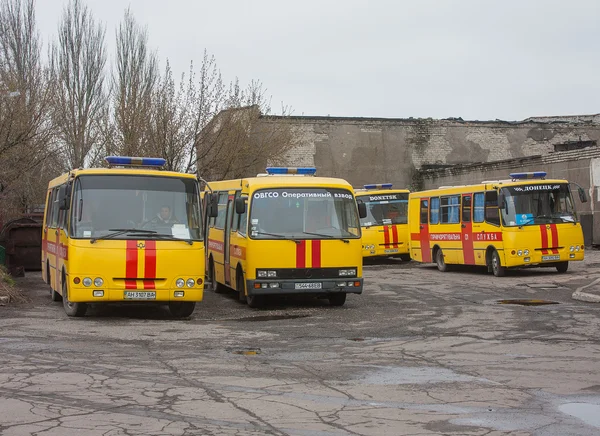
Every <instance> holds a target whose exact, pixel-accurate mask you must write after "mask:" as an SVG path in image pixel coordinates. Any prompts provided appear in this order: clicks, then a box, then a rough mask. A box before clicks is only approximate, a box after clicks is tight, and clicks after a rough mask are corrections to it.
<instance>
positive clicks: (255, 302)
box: [246, 295, 265, 309]
mask: <svg viewBox="0 0 600 436" xmlns="http://www.w3.org/2000/svg"><path fill="white" fill-rule="evenodd" d="M246 303H248V307H251V308H253V309H259V308H261V307H263V306H264V305H265V296H264V295H246Z"/></svg>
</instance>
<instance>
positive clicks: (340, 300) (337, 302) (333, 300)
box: [327, 293, 346, 306]
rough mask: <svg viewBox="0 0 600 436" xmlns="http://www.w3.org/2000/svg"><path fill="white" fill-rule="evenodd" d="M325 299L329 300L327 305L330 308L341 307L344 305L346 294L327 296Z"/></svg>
mask: <svg viewBox="0 0 600 436" xmlns="http://www.w3.org/2000/svg"><path fill="white" fill-rule="evenodd" d="M327 298H328V299H329V304H330V305H332V306H343V305H344V303H345V302H346V294H345V293H341V294H329V295H328V296H327Z"/></svg>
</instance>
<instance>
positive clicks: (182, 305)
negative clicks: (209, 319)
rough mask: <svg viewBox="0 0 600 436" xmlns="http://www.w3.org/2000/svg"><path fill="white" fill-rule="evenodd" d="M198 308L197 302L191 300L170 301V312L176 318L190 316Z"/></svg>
mask: <svg viewBox="0 0 600 436" xmlns="http://www.w3.org/2000/svg"><path fill="white" fill-rule="evenodd" d="M195 308H196V303H194V302H193V301H192V302H189V301H171V302H170V303H169V312H171V315H173V316H174V317H175V318H185V317H188V316H190V315H191V314H192V313H193V312H194V309H195Z"/></svg>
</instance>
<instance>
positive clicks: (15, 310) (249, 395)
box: [0, 251, 600, 436]
mask: <svg viewBox="0 0 600 436" xmlns="http://www.w3.org/2000/svg"><path fill="white" fill-rule="evenodd" d="M364 276H365V292H364V294H363V295H350V296H349V297H348V300H347V303H346V305H345V306H344V307H341V308H334V307H329V305H328V303H327V302H326V301H325V300H313V299H306V298H303V299H279V300H273V301H271V302H270V304H269V305H268V306H267V307H266V308H265V309H262V310H252V309H250V308H248V307H247V306H244V305H242V304H240V303H239V302H238V301H237V300H236V298H235V296H234V295H233V294H229V295H217V294H210V293H209V292H208V291H207V292H206V293H205V300H204V301H203V302H202V303H199V304H198V305H197V306H196V311H195V312H194V314H193V315H192V316H191V317H190V318H188V319H183V320H177V319H172V318H170V317H169V314H168V311H167V310H166V308H164V307H159V306H150V307H149V306H135V305H133V306H132V305H113V306H104V307H93V308H92V310H90V311H88V315H87V316H86V317H85V318H83V319H74V318H68V317H67V316H66V315H65V313H64V311H63V308H62V305H61V304H60V303H52V302H51V301H50V296H49V293H48V288H47V287H46V285H45V284H44V283H43V282H42V281H41V279H40V278H39V273H37V272H32V273H28V275H27V277H25V278H22V279H19V284H20V285H21V286H22V287H24V289H25V290H26V294H27V295H28V296H29V297H30V298H31V300H32V301H31V302H30V303H27V304H20V305H9V306H5V307H0V368H1V371H0V435H1V436H15V435H39V436H54V435H57V436H58V435H60V436H69V435H82V434H85V435H93V436H95V435H98V436H115V435H200V434H202V435H240V436H242V435H265V434H266V435H300V436H305V435H315V436H334V435H440V434H441V435H561V436H564V435H584V436H585V435H597V434H600V421H599V418H598V416H600V338H599V335H598V332H599V331H600V328H599V327H600V322H599V316H598V309H599V308H600V306H599V305H598V304H595V303H589V302H585V301H579V300H575V299H573V298H572V294H573V293H574V292H575V291H576V290H577V289H581V288H584V287H586V286H588V285H590V284H591V283H593V282H595V281H597V279H598V278H600V252H598V251H588V253H587V255H586V260H585V261H584V262H582V263H573V264H571V266H570V269H569V271H568V272H567V273H566V274H558V273H557V272H556V271H555V270H554V269H537V270H522V271H517V272H511V273H509V275H508V276H507V277H503V278H496V277H493V276H492V275H489V274H487V273H486V272H485V271H483V270H477V271H474V272H473V271H467V270H464V269H463V270H460V271H454V272H447V273H440V272H438V271H437V269H436V268H435V266H433V265H419V264H416V263H412V262H410V263H402V262H400V261H393V260H391V261H387V262H385V263H382V264H369V265H366V266H365V274H364ZM594 286H595V285H594ZM599 286H600V285H599ZM588 288H590V286H588ZM500 300H509V301H504V303H509V304H500V303H499V301H500ZM514 300H534V302H537V303H540V302H551V303H554V304H541V305H521V304H510V303H514V302H515V301H514ZM540 300H543V301H540Z"/></svg>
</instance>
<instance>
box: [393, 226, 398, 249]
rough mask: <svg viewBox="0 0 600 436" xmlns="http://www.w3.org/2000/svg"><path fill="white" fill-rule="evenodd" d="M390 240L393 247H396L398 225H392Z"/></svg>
mask: <svg viewBox="0 0 600 436" xmlns="http://www.w3.org/2000/svg"><path fill="white" fill-rule="evenodd" d="M392 240H393V241H394V248H398V227H396V226H392Z"/></svg>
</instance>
